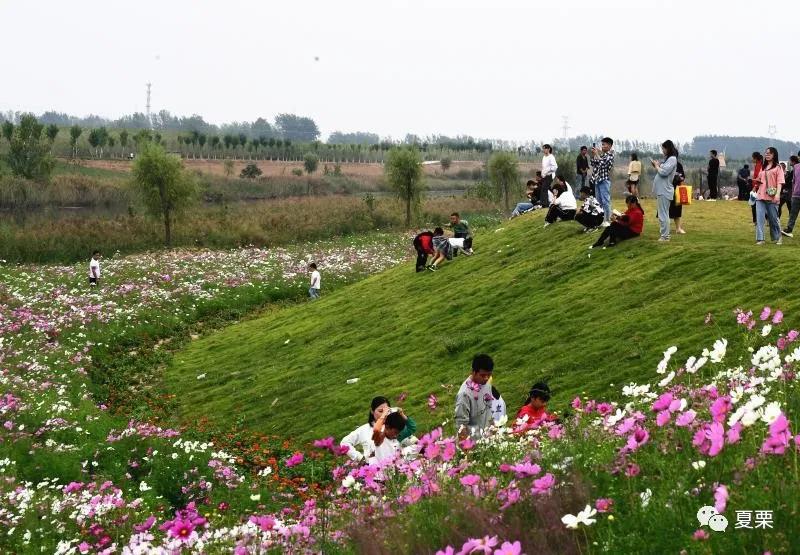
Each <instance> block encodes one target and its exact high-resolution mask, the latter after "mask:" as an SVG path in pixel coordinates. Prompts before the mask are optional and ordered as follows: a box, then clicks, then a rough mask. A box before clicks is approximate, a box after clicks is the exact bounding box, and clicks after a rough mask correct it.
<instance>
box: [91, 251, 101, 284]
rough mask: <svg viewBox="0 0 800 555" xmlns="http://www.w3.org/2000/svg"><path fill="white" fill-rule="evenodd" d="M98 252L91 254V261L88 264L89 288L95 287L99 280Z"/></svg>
mask: <svg viewBox="0 0 800 555" xmlns="http://www.w3.org/2000/svg"><path fill="white" fill-rule="evenodd" d="M100 256H101V255H100V251H94V252H93V253H92V260H91V261H90V262H89V286H90V287H97V284H98V281H99V279H100Z"/></svg>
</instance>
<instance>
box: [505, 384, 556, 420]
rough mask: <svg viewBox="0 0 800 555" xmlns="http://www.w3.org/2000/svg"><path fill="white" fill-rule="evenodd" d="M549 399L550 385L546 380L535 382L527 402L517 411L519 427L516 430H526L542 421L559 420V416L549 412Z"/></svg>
mask: <svg viewBox="0 0 800 555" xmlns="http://www.w3.org/2000/svg"><path fill="white" fill-rule="evenodd" d="M549 400H550V387H549V386H548V385H547V384H546V383H545V382H537V383H535V384H533V387H531V390H530V392H528V398H527V400H526V401H525V404H524V405H522V408H521V409H519V412H517V428H516V429H515V431H517V432H524V431H526V430H530V429H531V428H535V427H536V426H538V425H539V424H541V423H542V422H552V421H555V420H557V418H558V417H557V416H556V415H555V414H552V413H549V412H547V402H548V401H549ZM520 421H522V422H520Z"/></svg>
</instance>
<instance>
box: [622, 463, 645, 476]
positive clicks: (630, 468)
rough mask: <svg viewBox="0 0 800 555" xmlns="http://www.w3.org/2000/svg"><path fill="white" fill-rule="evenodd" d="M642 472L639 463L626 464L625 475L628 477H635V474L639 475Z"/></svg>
mask: <svg viewBox="0 0 800 555" xmlns="http://www.w3.org/2000/svg"><path fill="white" fill-rule="evenodd" d="M640 472H641V469H640V468H639V465H638V464H636V463H628V464H627V466H625V476H627V477H628V478H633V477H634V476H638V475H639V473H640Z"/></svg>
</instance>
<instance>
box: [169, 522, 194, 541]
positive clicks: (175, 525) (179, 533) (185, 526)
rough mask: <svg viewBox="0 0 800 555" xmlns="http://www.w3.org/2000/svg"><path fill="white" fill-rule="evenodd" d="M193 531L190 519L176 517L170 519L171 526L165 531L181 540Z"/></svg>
mask: <svg viewBox="0 0 800 555" xmlns="http://www.w3.org/2000/svg"><path fill="white" fill-rule="evenodd" d="M193 531H194V524H193V523H192V522H191V521H190V520H184V519H182V518H176V519H175V520H173V521H172V526H170V528H169V530H168V531H167V532H168V533H169V535H170V536H172V537H173V538H179V539H181V540H185V539H186V538H188V537H189V536H190V535H191V533H192V532H193Z"/></svg>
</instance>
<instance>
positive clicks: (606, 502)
mask: <svg viewBox="0 0 800 555" xmlns="http://www.w3.org/2000/svg"><path fill="white" fill-rule="evenodd" d="M613 505H614V500H613V499H607V498H605V497H601V498H600V499H598V500H597V501H595V502H594V508H595V509H597V512H598V513H607V512H609V511H610V510H611V507H612V506H613Z"/></svg>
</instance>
